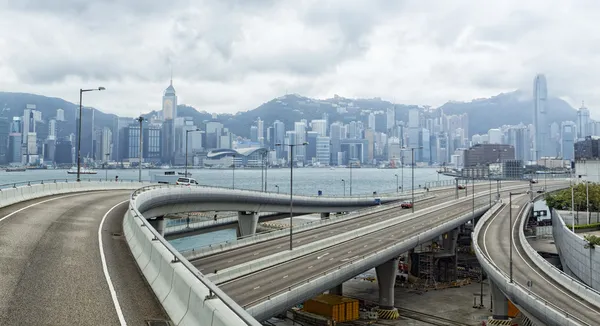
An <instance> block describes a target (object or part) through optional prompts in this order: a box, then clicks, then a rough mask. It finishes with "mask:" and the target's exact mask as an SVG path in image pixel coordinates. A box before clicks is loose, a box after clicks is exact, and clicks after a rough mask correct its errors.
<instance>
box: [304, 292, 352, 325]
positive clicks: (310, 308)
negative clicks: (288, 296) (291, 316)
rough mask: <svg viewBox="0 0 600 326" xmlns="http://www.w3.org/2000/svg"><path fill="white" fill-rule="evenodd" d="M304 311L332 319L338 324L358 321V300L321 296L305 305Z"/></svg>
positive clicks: (337, 296) (327, 295)
mask: <svg viewBox="0 0 600 326" xmlns="http://www.w3.org/2000/svg"><path fill="white" fill-rule="evenodd" d="M303 310H304V311H306V312H310V313H313V314H317V315H321V316H324V317H327V318H331V319H332V320H334V321H336V322H346V321H352V320H357V319H358V318H359V315H358V300H356V299H351V298H346V297H343V296H339V295H334V294H321V295H320V296H318V297H315V298H312V299H310V300H308V301H306V302H305V303H304V309H303Z"/></svg>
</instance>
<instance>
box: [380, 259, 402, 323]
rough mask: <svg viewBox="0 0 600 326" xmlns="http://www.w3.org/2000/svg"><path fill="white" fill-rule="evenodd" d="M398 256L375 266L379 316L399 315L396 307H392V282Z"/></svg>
mask: <svg viewBox="0 0 600 326" xmlns="http://www.w3.org/2000/svg"><path fill="white" fill-rule="evenodd" d="M398 262H399V259H398V258H394V259H392V260H388V261H387V262H385V263H383V264H381V265H379V266H377V267H375V271H376V272H377V283H378V284H379V309H378V310H377V312H378V314H379V318H382V319H397V318H398V317H400V315H399V314H398V309H396V308H395V307H394V284H395V283H396V274H397V271H398Z"/></svg>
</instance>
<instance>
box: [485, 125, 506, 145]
mask: <svg viewBox="0 0 600 326" xmlns="http://www.w3.org/2000/svg"><path fill="white" fill-rule="evenodd" d="M488 136H489V143H490V144H503V142H502V136H503V134H502V130H500V129H490V130H489V131H488Z"/></svg>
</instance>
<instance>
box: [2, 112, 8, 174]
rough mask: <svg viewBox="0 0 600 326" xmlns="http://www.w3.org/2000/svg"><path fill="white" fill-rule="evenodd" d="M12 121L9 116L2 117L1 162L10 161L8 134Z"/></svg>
mask: <svg viewBox="0 0 600 326" xmlns="http://www.w3.org/2000/svg"><path fill="white" fill-rule="evenodd" d="M9 134H10V122H9V121H8V118H5V117H0V164H6V163H8V135H9Z"/></svg>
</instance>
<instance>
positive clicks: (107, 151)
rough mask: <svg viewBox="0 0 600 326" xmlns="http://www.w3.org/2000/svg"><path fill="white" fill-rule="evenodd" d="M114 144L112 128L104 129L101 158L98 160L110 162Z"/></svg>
mask: <svg viewBox="0 0 600 326" xmlns="http://www.w3.org/2000/svg"><path fill="white" fill-rule="evenodd" d="M112 143H113V140H112V131H111V130H110V128H108V127H104V128H103V129H102V146H101V148H102V151H101V156H100V157H99V158H98V159H101V160H102V161H103V162H106V161H108V160H110V155H111V151H112Z"/></svg>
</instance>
